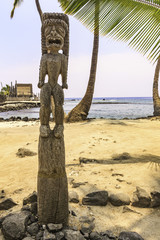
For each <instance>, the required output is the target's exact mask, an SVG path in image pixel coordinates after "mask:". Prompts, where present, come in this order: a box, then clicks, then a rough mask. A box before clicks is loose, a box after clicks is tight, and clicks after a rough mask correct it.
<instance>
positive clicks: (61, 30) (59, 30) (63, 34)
mask: <svg viewBox="0 0 160 240" xmlns="http://www.w3.org/2000/svg"><path fill="white" fill-rule="evenodd" d="M57 31H58V32H59V33H60V34H61V35H62V36H65V30H64V28H63V27H61V26H59V27H58V28H57Z"/></svg>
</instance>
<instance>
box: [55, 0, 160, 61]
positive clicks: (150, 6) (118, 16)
mask: <svg viewBox="0 0 160 240" xmlns="http://www.w3.org/2000/svg"><path fill="white" fill-rule="evenodd" d="M59 2H60V3H61V7H62V9H63V10H64V11H65V13H67V14H71V15H73V16H75V17H76V18H77V19H79V20H80V21H81V22H82V23H83V24H84V25H85V26H86V27H87V28H89V29H90V30H91V31H94V28H95V25H94V22H95V4H96V0H67V1H66V0H59ZM99 31H100V34H101V35H103V36H106V35H107V36H110V37H112V38H114V39H116V40H121V41H125V42H127V43H128V44H129V46H131V47H133V48H134V49H136V50H137V51H139V52H141V53H142V54H144V55H147V57H148V58H149V59H150V60H151V61H153V60H154V61H156V59H158V57H159V55H160V0H100V1H99Z"/></svg>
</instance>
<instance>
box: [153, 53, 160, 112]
mask: <svg viewBox="0 0 160 240" xmlns="http://www.w3.org/2000/svg"><path fill="white" fill-rule="evenodd" d="M159 72H160V57H159V59H158V60H157V64H156V68H155V74H154V81H153V107H154V112H153V114H154V116H160V97H159V93H158V80H159Z"/></svg>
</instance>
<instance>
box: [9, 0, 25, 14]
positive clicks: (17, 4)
mask: <svg viewBox="0 0 160 240" xmlns="http://www.w3.org/2000/svg"><path fill="white" fill-rule="evenodd" d="M22 2H23V0H14V3H13V9H12V11H11V18H13V16H14V11H15V8H16V7H17V6H19V5H20V4H21V3H22Z"/></svg>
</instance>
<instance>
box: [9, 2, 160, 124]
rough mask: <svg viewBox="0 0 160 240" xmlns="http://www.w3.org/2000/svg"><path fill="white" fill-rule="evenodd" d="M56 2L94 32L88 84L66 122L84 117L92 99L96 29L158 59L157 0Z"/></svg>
mask: <svg viewBox="0 0 160 240" xmlns="http://www.w3.org/2000/svg"><path fill="white" fill-rule="evenodd" d="M17 1H18V0H15V2H17ZM19 1H20V0H19ZM19 1H18V2H19ZM21 1H22V0H21ZM58 1H59V2H60V3H61V7H62V9H63V10H64V11H65V13H67V14H71V15H73V16H75V17H76V18H78V19H79V20H80V21H81V22H82V23H83V24H84V25H85V26H86V27H88V28H89V29H90V30H91V31H93V32H94V46H93V54H92V63H91V71H90V77H89V82H88V87H87V90H86V93H85V95H84V97H83V98H82V100H81V102H80V103H79V104H78V105H77V106H76V107H75V108H74V109H72V110H71V112H70V113H69V114H68V116H67V120H68V121H79V120H83V119H85V118H87V115H88V112H89V109H90V106H91V102H92V98H93V93H94V84H95V76H96V66H97V55H98V36H99V32H100V34H101V35H107V36H111V37H112V38H115V39H117V40H123V41H125V42H127V43H128V44H129V46H131V47H133V48H135V49H136V50H138V51H139V52H141V53H143V54H144V55H146V54H147V57H148V58H149V59H150V60H151V61H153V60H156V59H158V56H159V52H160V41H159V36H160V27H159V26H160V0H127V1H126V0H100V1H99V0H67V1H66V0H58ZM14 6H15V5H14Z"/></svg>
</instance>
